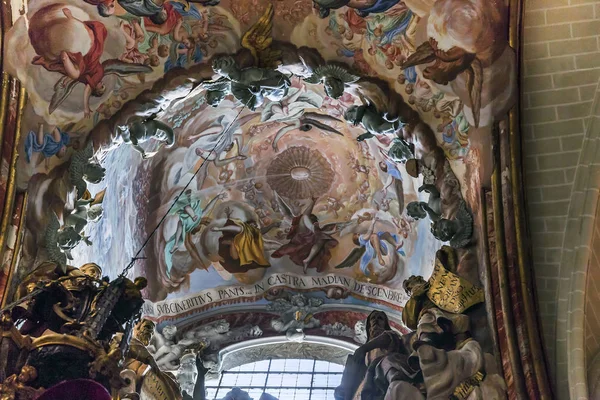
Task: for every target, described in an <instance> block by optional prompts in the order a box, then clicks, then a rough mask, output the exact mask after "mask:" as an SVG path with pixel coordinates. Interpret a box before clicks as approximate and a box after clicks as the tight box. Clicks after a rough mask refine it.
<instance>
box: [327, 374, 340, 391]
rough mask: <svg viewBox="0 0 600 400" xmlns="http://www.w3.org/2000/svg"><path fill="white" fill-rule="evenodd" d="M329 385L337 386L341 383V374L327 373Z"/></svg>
mask: <svg viewBox="0 0 600 400" xmlns="http://www.w3.org/2000/svg"><path fill="white" fill-rule="evenodd" d="M327 383H328V385H327V386H329V387H333V388H335V387H338V386H340V383H342V375H341V374H339V375H338V374H331V375H329V381H328V382H327Z"/></svg>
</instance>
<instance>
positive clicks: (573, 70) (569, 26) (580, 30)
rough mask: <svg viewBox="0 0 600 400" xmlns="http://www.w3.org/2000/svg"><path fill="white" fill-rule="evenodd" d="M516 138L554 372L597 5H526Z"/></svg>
mask: <svg viewBox="0 0 600 400" xmlns="http://www.w3.org/2000/svg"><path fill="white" fill-rule="evenodd" d="M524 7H525V15H524V33H523V42H524V46H523V66H522V67H523V69H522V72H523V74H522V82H521V83H522V87H521V98H522V128H523V129H522V134H523V137H524V140H525V141H524V146H523V151H524V154H525V168H526V188H527V202H528V212H529V223H530V230H531V233H532V240H533V252H534V253H533V262H534V269H535V276H536V281H537V292H538V299H539V309H540V314H541V320H542V330H543V334H544V341H545V347H546V353H547V356H548V358H549V361H550V362H549V364H550V370H551V374H552V375H553V377H554V376H555V373H556V370H555V365H556V361H557V360H556V354H555V344H556V321H557V303H558V302H557V298H558V283H559V275H560V263H561V253H562V251H561V250H562V247H563V240H564V233H565V227H566V220H567V213H568V209H569V203H570V198H571V191H572V187H573V180H574V177H575V171H576V166H577V163H578V160H579V155H580V152H581V147H582V142H583V138H584V132H585V129H586V127H587V124H588V119H589V118H588V117H589V116H590V113H591V108H592V102H593V100H594V96H595V92H596V88H597V86H598V80H599V78H600V1H595V0H525V1H524Z"/></svg>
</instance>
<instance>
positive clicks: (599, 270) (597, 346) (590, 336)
mask: <svg viewBox="0 0 600 400" xmlns="http://www.w3.org/2000/svg"><path fill="white" fill-rule="evenodd" d="M594 224H595V226H594V236H593V239H592V246H591V252H592V257H591V259H590V263H589V265H588V272H587V276H586V288H585V347H586V349H585V353H586V354H585V355H586V365H587V366H588V367H589V366H590V365H591V364H592V359H593V358H594V357H595V356H596V355H597V354H598V352H599V351H600V207H598V208H597V210H596V221H595V223H594Z"/></svg>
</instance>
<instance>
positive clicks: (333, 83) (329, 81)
mask: <svg viewBox="0 0 600 400" xmlns="http://www.w3.org/2000/svg"><path fill="white" fill-rule="evenodd" d="M323 86H324V87H325V93H327V96H329V97H331V98H333V99H339V98H340V97H342V96H343V95H344V87H345V85H344V81H342V80H341V79H338V78H336V77H334V76H326V77H324V78H323Z"/></svg>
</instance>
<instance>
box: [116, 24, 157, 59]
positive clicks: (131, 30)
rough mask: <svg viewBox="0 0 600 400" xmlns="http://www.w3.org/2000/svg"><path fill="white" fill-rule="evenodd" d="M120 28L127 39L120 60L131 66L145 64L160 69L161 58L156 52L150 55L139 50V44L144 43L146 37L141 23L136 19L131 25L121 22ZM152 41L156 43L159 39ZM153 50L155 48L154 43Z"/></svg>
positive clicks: (155, 38) (154, 38)
mask: <svg viewBox="0 0 600 400" xmlns="http://www.w3.org/2000/svg"><path fill="white" fill-rule="evenodd" d="M120 28H121V31H122V32H123V37H125V50H123V54H121V56H119V60H120V61H123V62H126V63H130V64H144V65H150V66H151V67H158V65H159V64H160V58H158V54H157V53H156V52H153V54H150V52H148V53H147V54H144V53H142V52H140V50H139V49H138V45H139V43H143V42H144V37H145V35H146V33H145V32H144V30H143V29H142V27H141V26H140V23H139V22H138V21H137V20H135V19H134V20H132V21H131V23H130V24H128V23H126V22H124V21H121V23H120ZM152 40H153V41H154V42H156V41H157V40H158V38H157V37H153V39H152ZM152 48H154V43H153V46H152Z"/></svg>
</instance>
